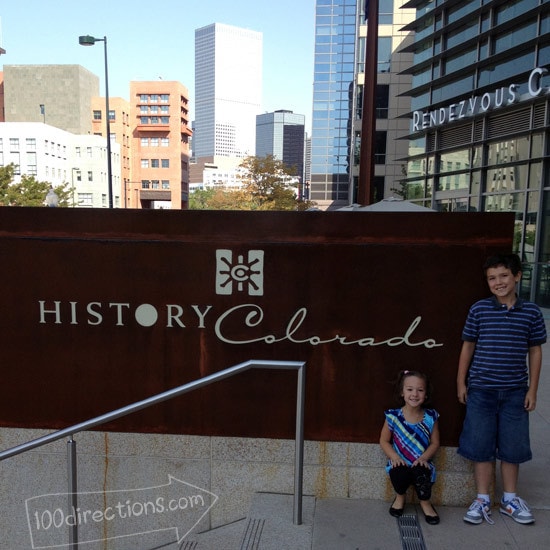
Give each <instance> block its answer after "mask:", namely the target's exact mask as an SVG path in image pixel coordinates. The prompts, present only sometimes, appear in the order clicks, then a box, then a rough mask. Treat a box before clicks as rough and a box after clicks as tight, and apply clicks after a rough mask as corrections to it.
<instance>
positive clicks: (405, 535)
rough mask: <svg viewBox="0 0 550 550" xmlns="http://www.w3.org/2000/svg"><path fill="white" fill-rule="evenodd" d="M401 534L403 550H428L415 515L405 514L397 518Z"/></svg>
mask: <svg viewBox="0 0 550 550" xmlns="http://www.w3.org/2000/svg"><path fill="white" fill-rule="evenodd" d="M397 524H398V525H399V534H400V535H401V544H402V546H403V550H426V545H425V544H424V537H423V536H422V529H421V528H420V525H418V518H417V516H416V515H413V514H404V515H402V516H401V517H400V518H397Z"/></svg>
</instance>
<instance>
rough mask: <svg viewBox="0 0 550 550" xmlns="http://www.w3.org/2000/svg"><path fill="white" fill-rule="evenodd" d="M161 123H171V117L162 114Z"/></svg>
mask: <svg viewBox="0 0 550 550" xmlns="http://www.w3.org/2000/svg"><path fill="white" fill-rule="evenodd" d="M160 123H161V124H170V118H169V117H167V116H161V117H160Z"/></svg>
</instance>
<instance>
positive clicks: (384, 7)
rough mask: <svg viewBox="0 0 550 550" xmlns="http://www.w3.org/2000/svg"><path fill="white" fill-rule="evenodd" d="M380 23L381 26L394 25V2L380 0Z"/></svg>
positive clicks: (391, 0)
mask: <svg viewBox="0 0 550 550" xmlns="http://www.w3.org/2000/svg"><path fill="white" fill-rule="evenodd" d="M378 23H379V24H380V25H392V24H393V0H379V4H378Z"/></svg>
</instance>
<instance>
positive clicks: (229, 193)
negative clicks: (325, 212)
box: [189, 155, 314, 210]
mask: <svg viewBox="0 0 550 550" xmlns="http://www.w3.org/2000/svg"><path fill="white" fill-rule="evenodd" d="M240 168H241V169H242V177H241V180H242V183H243V187H242V189H239V190H226V189H208V190H198V191H195V192H194V193H191V195H190V197H189V208H190V209H202V210H306V209H307V208H310V207H311V206H312V205H313V204H314V203H312V202H311V201H303V200H300V199H298V197H297V196H296V183H292V181H293V179H294V178H293V177H294V175H295V171H294V170H293V169H292V168H289V167H287V166H286V165H285V164H284V163H283V162H282V161H280V160H277V159H276V158H275V157H274V156H273V155H267V156H265V157H254V156H250V157H246V158H245V159H243V161H242V162H241V165H240Z"/></svg>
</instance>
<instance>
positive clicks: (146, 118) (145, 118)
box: [139, 116, 149, 124]
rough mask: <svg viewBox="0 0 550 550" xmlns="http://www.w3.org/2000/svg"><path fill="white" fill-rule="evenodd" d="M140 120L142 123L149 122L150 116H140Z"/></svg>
mask: <svg viewBox="0 0 550 550" xmlns="http://www.w3.org/2000/svg"><path fill="white" fill-rule="evenodd" d="M139 121H140V123H141V124H149V117H148V116H141V117H139Z"/></svg>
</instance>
